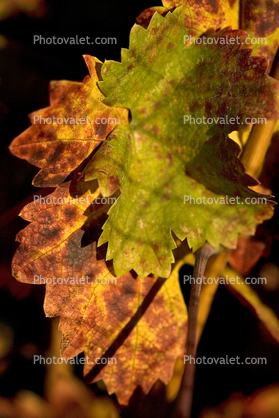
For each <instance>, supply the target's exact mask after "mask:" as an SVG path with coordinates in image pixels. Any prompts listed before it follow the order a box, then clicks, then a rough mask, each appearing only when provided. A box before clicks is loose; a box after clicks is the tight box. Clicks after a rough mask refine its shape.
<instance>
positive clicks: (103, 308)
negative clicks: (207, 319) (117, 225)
mask: <svg viewBox="0 0 279 418" xmlns="http://www.w3.org/2000/svg"><path fill="white" fill-rule="evenodd" d="M89 185H90V183H82V182H78V183H77V184H76V185H75V184H74V183H73V182H72V183H71V182H67V183H64V184H63V185H62V186H61V187H59V188H57V189H56V190H55V192H53V193H52V194H51V195H49V196H48V197H47V199H48V200H47V201H46V202H45V203H44V202H40V201H39V200H38V201H35V202H32V203H30V204H28V205H27V206H26V207H25V208H24V209H23V210H22V212H21V217H22V218H24V219H25V220H28V221H30V222H31V223H30V224H29V225H28V226H27V227H26V228H25V229H23V230H22V231H21V232H19V234H18V235H17V240H18V241H20V242H21V245H20V246H19V248H18V250H17V252H16V254H15V256H14V259H13V275H14V276H15V277H17V279H18V280H19V281H21V282H24V283H33V284H39V283H40V282H41V283H42V282H44V281H45V283H46V297H45V303H44V309H45V313H46V315H47V316H60V324H59V327H60V330H61V331H62V333H63V340H62V354H63V357H65V358H70V357H74V356H76V355H77V354H79V353H81V352H82V351H84V353H85V358H86V362H85V367H84V373H85V374H86V375H88V376H87V379H88V380H89V381H90V382H91V381H92V382H94V381H97V380H100V379H103V380H104V382H105V383H106V385H107V389H108V392H109V393H114V392H115V393H116V395H117V397H118V400H119V402H120V403H123V404H127V403H128V401H129V398H130V397H131V396H132V394H133V392H134V390H136V388H137V386H139V385H141V386H142V389H143V391H144V392H148V391H149V390H150V388H151V387H152V385H153V384H154V383H155V382H156V380H157V379H159V378H160V379H161V380H162V381H163V382H164V383H168V382H169V381H170V379H171V377H172V373H173V367H174V364H175V361H176V358H177V357H178V356H181V357H182V356H183V354H184V347H185V339H186V320H187V314H186V306H185V303H184V300H183V297H182V294H181V291H180V286H179V280H178V274H177V271H175V272H174V274H173V275H172V276H171V277H170V278H169V279H168V280H167V281H166V280H165V279H161V278H156V277H153V276H152V277H146V278H144V279H142V280H139V279H137V278H136V277H134V275H132V274H131V273H127V274H126V275H124V276H122V277H117V278H116V277H115V275H114V272H113V269H112V266H111V263H106V262H105V260H104V258H105V248H104V247H102V248H100V249H98V250H97V249H96V241H97V239H98V237H99V235H100V233H101V225H102V223H103V222H104V219H105V217H106V211H107V209H108V205H102V204H97V203H96V202H95V201H94V198H95V197H96V193H94V192H92V191H91V189H93V188H94V183H91V185H90V186H91V187H90V188H89ZM87 189H88V190H87ZM74 196H75V197H74ZM81 199H83V200H81ZM108 278H110V279H115V281H114V282H113V281H111V282H109V281H108ZM83 279H84V280H83ZM96 279H97V282H96ZM102 280H105V281H107V282H106V283H104V284H103V283H102V282H101V281H102ZM82 282H83V283H82ZM97 358H100V359H104V360H106V359H107V358H112V359H116V360H115V362H108V363H107V364H105V367H104V363H102V364H101V365H100V364H95V362H96V361H95V360H96V359H97Z"/></svg>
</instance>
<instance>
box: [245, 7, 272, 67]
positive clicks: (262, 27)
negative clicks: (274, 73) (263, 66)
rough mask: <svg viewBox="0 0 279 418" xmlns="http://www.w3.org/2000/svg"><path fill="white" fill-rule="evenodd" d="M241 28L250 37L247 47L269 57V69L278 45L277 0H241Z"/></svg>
mask: <svg viewBox="0 0 279 418" xmlns="http://www.w3.org/2000/svg"><path fill="white" fill-rule="evenodd" d="M240 24H241V28H243V29H244V30H245V31H247V32H248V34H249V36H251V39H252V38H254V39H253V40H252V41H251V42H250V44H249V47H250V48H253V51H254V52H255V53H256V54H257V55H260V56H262V57H266V58H267V59H269V69H270V68H271V66H272V63H273V60H274V57H275V55H276V53H277V50H278V46H279V1H278V0H273V1H272V0H271V1H270V0H268V1H267V0H264V1H262V0H253V1H251V0H242V13H241V22H240Z"/></svg>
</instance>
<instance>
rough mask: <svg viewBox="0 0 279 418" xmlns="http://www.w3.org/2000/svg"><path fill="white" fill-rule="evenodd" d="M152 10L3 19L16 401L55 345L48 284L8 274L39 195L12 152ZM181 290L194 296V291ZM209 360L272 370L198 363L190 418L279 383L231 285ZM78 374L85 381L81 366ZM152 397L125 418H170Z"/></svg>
mask: <svg viewBox="0 0 279 418" xmlns="http://www.w3.org/2000/svg"><path fill="white" fill-rule="evenodd" d="M154 5H160V3H159V2H157V3H155V4H152V2H150V1H138V0H137V1H133V2H127V1H124V0H121V1H117V2H116V1H112V0H111V1H109V0H103V1H95V0H90V1H87V0H79V1H57V0H56V1H54V0H53V1H47V2H46V3H45V9H44V13H42V16H41V17H39V18H38V17H35V16H32V15H31V16H30V15H29V16H27V15H25V14H23V13H20V14H18V15H14V16H11V17H9V18H6V19H5V20H3V21H2V22H0V34H2V35H4V36H5V37H6V38H7V39H8V44H7V47H6V48H4V49H2V50H0V77H1V78H0V138H1V140H0V144H1V145H0V146H1V152H0V174H1V186H2V187H1V190H0V202H1V203H0V224H1V231H0V248H1V251H0V268H1V274H0V328H1V326H2V331H0V332H1V333H2V335H6V336H7V338H10V336H9V332H12V334H13V344H12V348H11V350H10V352H9V353H8V355H7V356H6V357H5V358H4V359H2V360H1V363H0V396H5V397H13V396H14V395H15V394H16V393H17V392H18V391H19V390H20V389H23V388H24V389H29V390H32V391H34V392H36V393H38V394H39V395H41V396H43V389H44V376H45V368H44V366H39V365H33V364H32V356H33V354H43V352H44V350H46V349H47V347H48V346H49V341H50V319H48V318H45V316H44V312H43V298H44V286H32V285H25V284H21V283H18V282H16V280H15V279H14V278H12V276H11V272H10V264H11V259H12V256H13V254H14V252H15V250H16V248H17V245H18V244H17V243H16V242H15V235H16V233H17V232H18V231H19V230H20V229H22V228H23V227H24V226H25V225H26V222H25V221H23V220H22V219H20V218H18V217H17V215H18V213H19V211H20V209H21V207H23V206H24V204H26V203H27V201H28V199H29V201H31V200H32V193H36V189H35V188H34V187H33V186H32V185H31V182H32V179H33V177H34V176H35V174H36V173H37V172H38V169H37V168H36V167H33V166H31V165H30V164H28V163H27V162H25V161H23V160H19V159H17V158H15V157H13V156H12V155H11V154H10V153H9V151H8V149H7V147H8V145H9V144H10V143H11V141H12V139H13V138H14V137H16V136H17V135H18V134H20V133H21V132H22V131H23V130H24V129H26V128H27V127H28V126H29V120H28V116H27V115H28V114H29V113H30V112H31V111H34V110H37V109H40V108H43V107H46V106H48V104H49V102H48V84H49V81H50V80H55V79H67V80H75V81H82V79H83V78H84V77H85V75H86V74H87V68H86V65H85V63H84V60H83V58H82V55H83V54H90V55H94V56H96V57H98V58H99V59H100V60H102V61H103V60H104V59H113V60H119V58H120V49H121V47H125V48H127V47H128V44H129V43H128V42H129V41H128V40H129V32H130V29H131V27H132V25H133V24H134V23H135V18H136V17H137V16H138V14H139V13H140V12H141V11H142V10H144V9H145V8H147V7H150V6H154ZM34 35H42V36H44V37H52V36H57V37H59V36H62V37H74V36H75V35H79V36H80V37H81V36H84V37H86V36H90V37H91V38H95V37H97V36H99V37H116V38H117V44H116V45H93V46H91V45H39V44H35V45H34V44H33V36H34ZM277 148H278V147H277ZM276 152H277V151H276ZM272 156H273V165H274V167H276V168H274V170H269V172H268V173H267V175H266V178H265V181H266V183H268V182H269V184H265V185H266V186H269V185H270V184H271V183H272V184H273V185H274V187H276V184H278V169H277V161H278V158H277V156H278V153H277V154H276V158H275V157H274V152H272ZM269 168H270V165H269ZM270 171H271V172H270ZM277 188H278V186H277ZM273 191H274V189H273ZM26 199H27V200H26ZM276 211H277V209H276ZM268 225H269V226H268V227H267V226H266V227H265V228H264V229H263V231H262V235H263V236H265V231H266V230H268V231H269V235H270V234H271V235H272V234H274V236H276V234H277V228H278V222H277V218H276V217H275V219H274V220H273V221H272V222H270V223H269V224H268ZM268 228H269V229H268ZM271 241H272V240H271ZM277 254H278V241H276V240H275V241H274V242H273V244H272V246H271V247H270V251H269V252H268V253H267V254H266V256H265V257H264V258H262V259H261V260H260V262H259V263H258V265H257V266H256V267H255V269H254V270H253V273H254V274H253V276H258V274H259V269H260V267H261V266H262V265H264V264H265V263H266V262H267V261H269V262H274V263H275V264H277V265H278V262H277V258H278V257H277ZM183 274H192V270H191V267H189V266H188V267H187V266H185V267H184V268H183V269H182V272H181V276H182V275H183ZM250 276H251V275H250ZM251 277H252V276H251ZM182 287H183V291H184V294H185V298H186V300H187V299H188V297H189V287H188V286H187V287H186V286H185V285H184V286H182ZM256 290H257V291H259V293H260V296H261V298H262V300H263V301H264V302H265V303H267V304H269V305H270V306H271V307H272V308H273V309H274V310H275V311H276V312H277V314H278V315H279V309H278V303H277V301H278V288H277V290H276V291H274V292H268V291H267V290H265V289H262V288H260V289H259V288H258V287H257V289H256ZM6 327H8V331H7V328H6ZM9 330H10V331H9ZM203 355H205V356H207V357H213V356H214V357H218V356H225V355H229V356H241V357H242V358H244V357H266V358H267V365H255V366H252V365H251V366H243V365H241V366H240V365H239V366H232V365H230V366H224V365H223V366H216V365H199V366H197V372H196V386H195V395H194V414H193V416H197V414H198V413H199V412H200V410H201V409H203V408H204V407H206V406H208V405H217V404H219V403H220V402H222V401H224V400H226V399H227V398H228V397H229V396H230V394H231V393H233V392H242V393H243V394H244V395H248V394H250V393H252V392H253V391H255V390H257V389H259V388H262V387H264V386H266V385H269V384H271V383H274V382H277V381H278V377H279V376H278V370H279V360H278V346H277V344H276V343H275V342H274V341H273V340H272V338H271V337H270V335H269V333H268V332H267V331H266V330H265V328H264V327H263V326H262V325H261V324H260V323H259V321H258V320H257V319H256V317H255V316H254V315H253V314H252V313H251V312H250V311H249V310H248V309H247V308H246V307H244V306H242V305H241V304H240V302H239V301H238V300H237V299H236V298H235V296H233V295H232V294H231V293H230V292H229V291H228V290H227V289H226V288H225V287H224V286H220V288H219V290H218V292H217V295H216V298H215V301H214V304H213V308H212V311H211V313H210V316H209V319H208V323H207V326H206V328H205V331H204V334H203V336H202V339H201V342H200V345H199V349H198V356H203ZM76 373H77V375H78V376H80V377H81V376H82V370H81V369H80V368H78V367H77V368H76ZM92 390H93V391H95V392H96V393H99V392H98V390H99V389H98V388H97V386H96V385H92ZM152 396H153V394H151V395H149V396H148V397H147V398H146V400H145V401H144V403H143V404H142V407H141V408H137V409H134V410H133V414H130V412H129V411H126V412H125V413H124V412H123V415H125V416H133V417H147V418H148V417H149V416H150V417H154V416H162V417H163V416H168V414H169V412H170V409H171V408H172V405H170V406H167V404H166V403H165V401H164V390H163V388H161V389H160V393H159V396H158V395H157V398H156V399H157V400H156V402H155V400H154V402H153V408H152V407H150V405H152Z"/></svg>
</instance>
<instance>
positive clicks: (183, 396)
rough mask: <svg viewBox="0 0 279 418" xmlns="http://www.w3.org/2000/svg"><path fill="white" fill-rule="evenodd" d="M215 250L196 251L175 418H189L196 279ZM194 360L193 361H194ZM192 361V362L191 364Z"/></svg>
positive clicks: (197, 297)
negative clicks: (184, 356) (186, 359)
mask: <svg viewBox="0 0 279 418" xmlns="http://www.w3.org/2000/svg"><path fill="white" fill-rule="evenodd" d="M214 252H215V250H214V248H213V247H211V245H209V244H208V243H205V244H204V245H203V246H202V247H201V248H200V249H199V250H198V251H197V255H196V261H195V266H194V280H193V282H192V287H191V294H190V302H189V314H188V332H187V343H186V355H187V358H188V360H189V359H190V361H188V362H187V363H186V367H185V370H184V374H183V378H182V383H181V387H180V391H179V394H178V398H177V404H176V417H178V418H190V416H191V408H192V399H193V389H194V379H195V371H196V364H195V363H196V361H195V360H196V352H197V323H198V311H199V300H200V293H201V287H202V280H199V283H196V279H198V278H201V279H202V277H203V276H204V272H205V269H206V265H207V261H208V259H209V258H210V257H211V255H212V254H214ZM194 359H195V360H194ZM193 360H194V362H192V361H193Z"/></svg>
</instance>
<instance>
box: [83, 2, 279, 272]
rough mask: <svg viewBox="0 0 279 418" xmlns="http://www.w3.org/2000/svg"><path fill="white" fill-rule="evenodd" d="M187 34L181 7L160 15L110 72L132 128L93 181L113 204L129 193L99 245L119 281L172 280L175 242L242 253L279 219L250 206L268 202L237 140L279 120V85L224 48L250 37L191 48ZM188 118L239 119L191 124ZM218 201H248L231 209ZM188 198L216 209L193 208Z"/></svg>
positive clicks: (98, 164) (103, 159) (243, 54)
mask: <svg viewBox="0 0 279 418" xmlns="http://www.w3.org/2000/svg"><path fill="white" fill-rule="evenodd" d="M184 34H185V31H184V13H183V9H182V8H181V7H179V8H177V9H176V10H175V11H174V12H173V13H168V14H167V15H166V17H162V16H161V15H159V14H155V15H154V16H153V18H152V20H151V22H150V25H149V27H148V29H147V30H145V29H143V28H142V27H141V26H139V25H134V27H133V28H132V31H131V37H130V49H129V50H127V49H122V54H121V57H122V60H121V63H118V62H114V61H106V62H105V63H104V65H103V66H102V78H103V81H102V82H100V83H99V86H100V88H101V90H102V91H103V93H104V94H105V95H106V96H107V98H106V99H105V103H106V104H108V105H111V106H116V107H125V108H128V109H129V110H130V112H131V122H130V124H129V125H128V126H126V127H123V126H118V127H117V129H115V130H114V132H113V133H112V135H111V136H110V138H108V140H107V141H106V142H105V143H104V144H102V146H101V147H100V149H99V150H98V151H97V152H96V153H95V154H94V156H93V159H92V161H91V162H90V163H89V165H88V166H87V167H86V168H85V171H84V174H85V179H86V180H90V179H93V178H98V180H99V181H100V188H101V192H102V194H103V195H108V194H109V190H110V188H111V190H112V191H114V190H115V189H116V188H117V187H118V184H120V190H121V195H120V197H119V198H118V200H117V202H116V204H115V205H113V207H112V208H111V209H110V211H109V212H108V214H109V218H108V220H107V221H106V223H105V224H104V227H103V234H102V235H101V237H100V239H99V245H101V244H103V243H105V242H107V241H108V251H107V259H108V260H110V259H113V263H114V269H115V272H116V274H117V275H118V276H121V275H123V274H125V273H127V272H128V271H130V270H131V269H134V270H135V271H136V272H137V274H138V275H139V276H140V277H145V276H147V275H149V274H150V273H154V274H156V275H158V276H162V277H168V275H169V274H170V269H171V267H170V265H171V263H172V262H173V261H174V258H173V255H172V250H173V249H174V248H175V242H174V239H173V237H172V235H171V232H174V233H175V235H176V236H177V237H178V238H179V239H180V240H184V239H185V238H186V237H187V240H188V244H189V246H190V247H191V248H193V250H194V251H195V250H196V249H197V248H199V247H200V246H201V245H202V244H203V243H204V242H205V241H206V240H207V241H208V242H209V243H210V244H211V245H212V246H213V247H216V248H217V247H219V246H220V245H224V246H226V247H228V248H235V247H236V243H237V235H238V233H239V232H241V233H243V234H253V233H254V230H255V225H256V224H257V223H260V222H262V221H263V219H268V218H269V217H271V216H272V208H271V207H270V206H269V205H260V204H257V205H251V204H250V205H249V204H247V203H245V200H244V198H247V197H249V198H251V197H259V196H261V195H259V194H257V193H256V192H254V191H252V190H251V189H249V188H248V187H247V186H249V185H255V184H256V183H257V182H256V181H255V179H253V178H252V177H250V176H248V175H246V174H245V173H244V168H243V166H242V164H241V163H240V161H239V159H238V154H239V152H240V149H239V147H238V145H237V144H235V143H234V142H233V141H232V140H230V139H229V138H228V137H227V135H228V133H229V132H231V131H233V130H235V129H240V128H241V129H242V128H244V127H246V126H247V125H248V124H247V122H246V118H248V117H250V118H251V117H265V118H276V117H278V115H279V113H278V102H277V101H276V93H277V91H278V83H277V82H276V81H275V80H273V79H271V78H270V77H268V76H266V75H265V71H266V67H267V61H266V60H265V59H261V58H257V57H250V54H251V51H249V50H245V49H244V50H243V49H241V44H233V43H231V44H230V43H229V44H228V43H227V44H225V45H224V44H222V39H223V40H224V39H231V38H236V37H237V36H238V37H239V38H240V39H241V40H245V39H246V37H247V34H246V33H245V32H243V31H239V30H238V31H232V30H230V29H225V30H222V31H219V32H217V33H215V34H212V33H211V34H208V35H207V36H208V37H211V38H212V39H213V41H212V43H211V44H208V43H207V44H205V43H202V44H201V45H196V44H195V45H190V46H188V47H185V46H184V43H183V38H184ZM228 92H229V93H228ZM184 115H187V116H189V117H190V116H192V117H194V118H198V117H199V118H203V117H206V118H207V119H208V118H212V119H213V118H218V117H219V118H221V117H223V116H224V115H226V116H227V118H228V120H230V118H231V117H232V118H235V119H234V121H233V122H232V123H228V124H221V123H216V124H213V125H212V124H210V125H209V124H207V123H204V124H198V125H197V124H184V123H183V122H184ZM237 118H238V119H237ZM237 120H238V122H239V123H235V122H236V121H237ZM219 121H220V119H219ZM126 153H127V154H126ZM107 173H109V177H107V180H105V176H106V175H107ZM195 180H197V181H195ZM216 193H218V194H223V195H225V194H227V195H231V196H240V197H241V198H243V199H240V203H239V204H231V205H224V204H222V202H221V201H220V196H217V195H216ZM184 196H186V197H187V196H188V198H189V197H192V198H193V199H198V198H201V197H203V196H204V197H206V198H207V199H208V198H211V201H213V202H214V198H215V199H216V203H213V204H209V205H207V204H202V205H197V204H196V205H193V204H191V203H190V202H189V201H186V202H185V198H184ZM266 197H267V198H268V196H266Z"/></svg>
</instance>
